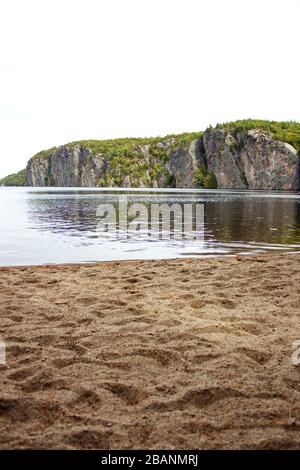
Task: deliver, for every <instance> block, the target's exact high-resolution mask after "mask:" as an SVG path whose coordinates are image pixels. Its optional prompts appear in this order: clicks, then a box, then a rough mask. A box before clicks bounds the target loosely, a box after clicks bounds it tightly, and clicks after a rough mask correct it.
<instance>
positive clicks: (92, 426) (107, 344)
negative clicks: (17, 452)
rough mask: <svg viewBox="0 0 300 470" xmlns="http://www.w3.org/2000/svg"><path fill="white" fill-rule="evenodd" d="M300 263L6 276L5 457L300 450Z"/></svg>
mask: <svg viewBox="0 0 300 470" xmlns="http://www.w3.org/2000/svg"><path fill="white" fill-rule="evenodd" d="M299 286H300V255H298V254H297V255H268V256H260V257H235V258H218V259H213V258H210V259H205V260H173V261H139V262H120V263H101V264H95V265H71V266H48V267H26V268H1V269H0V287H1V290H0V339H2V340H3V341H5V343H6V353H7V364H6V365H0V379H1V388H0V431H1V432H0V448H2V449H8V448H11V449H19V448H25V449H37V448H46V449H47V448H50V449H57V448H64V449H90V448H91V449H92V448H98V449H118V448H121V449H138V448H150V449H174V448H178V449H179V448H180V449H221V448H223V449H249V448H250V449H297V448H298V449H299V448H300V366H298V367H297V366H295V365H293V364H292V360H291V356H292V343H293V341H295V340H300V318H299V317H300V287H299Z"/></svg>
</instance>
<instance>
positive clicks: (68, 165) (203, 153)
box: [26, 129, 300, 190]
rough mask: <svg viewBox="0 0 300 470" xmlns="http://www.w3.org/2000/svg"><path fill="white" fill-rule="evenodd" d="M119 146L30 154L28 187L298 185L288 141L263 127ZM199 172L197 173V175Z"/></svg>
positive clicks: (294, 157)
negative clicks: (116, 150) (110, 149)
mask: <svg viewBox="0 0 300 470" xmlns="http://www.w3.org/2000/svg"><path fill="white" fill-rule="evenodd" d="M132 148H133V153H132V152H131V153H130V152H129V151H128V150H126V151H125V150H124V154H125V156H123V154H122V152H120V151H119V153H118V154H115V153H114V152H95V150H94V149H91V148H90V147H89V145H88V143H87V144H84V143H81V144H70V145H67V146H63V147H60V148H58V149H55V150H53V151H52V152H50V153H49V155H46V156H45V155H40V156H35V157H33V158H32V159H31V160H29V162H28V165H27V169H26V185H28V186H61V187H67V186H69V187H70V186H75V187H79V186H83V187H94V186H116V187H117V186H119V187H168V186H174V187H178V188H195V187H199V186H203V185H204V186H205V187H210V181H211V180H209V178H207V175H210V176H213V178H214V179H215V178H216V180H217V186H218V188H229V189H276V190H298V189H299V185H300V182H299V174H300V169H299V155H298V153H297V150H296V149H295V148H294V147H292V146H291V145H290V144H287V143H285V142H281V141H278V140H275V139H274V138H273V137H272V136H271V135H270V134H269V133H267V132H266V131H263V130H258V129H253V130H247V131H241V132H236V133H232V132H229V131H227V130H224V129H212V130H207V131H205V132H204V134H203V135H202V136H201V137H198V138H196V139H193V140H191V141H190V142H184V143H178V142H177V141H176V140H175V139H174V138H172V137H170V138H166V139H165V140H162V141H160V142H157V141H156V142H155V144H148V143H147V144H134V145H133V147H132ZM199 175H200V176H199Z"/></svg>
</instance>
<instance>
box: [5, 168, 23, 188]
mask: <svg viewBox="0 0 300 470" xmlns="http://www.w3.org/2000/svg"><path fill="white" fill-rule="evenodd" d="M25 175H26V170H21V171H19V172H18V173H13V174H12V175H8V176H6V177H5V178H3V179H2V180H0V186H25Z"/></svg>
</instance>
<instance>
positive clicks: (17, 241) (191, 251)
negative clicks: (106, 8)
mask: <svg viewBox="0 0 300 470" xmlns="http://www.w3.org/2000/svg"><path fill="white" fill-rule="evenodd" d="M120 195H122V197H123V199H124V196H125V195H126V197H127V201H128V207H130V206H131V205H132V204H137V203H139V204H142V205H143V206H144V207H145V208H146V209H145V210H148V209H149V210H150V208H151V207H152V206H151V205H152V204H169V205H170V204H177V207H182V208H184V207H186V206H184V204H185V205H188V206H190V207H196V205H197V206H199V207H201V208H203V215H204V218H203V220H202V221H201V223H200V224H198V226H197V227H196V226H195V223H194V226H193V230H196V231H193V233H191V234H189V233H186V231H185V233H184V236H183V237H181V238H180V236H178V237H176V227H177V226H176V224H175V222H174V220H173V222H172V225H171V228H172V227H173V231H172V232H171V235H170V236H169V237H168V234H164V233H163V234H161V235H159V236H158V237H156V238H155V237H153V236H152V237H149V233H148V232H149V230H148V227H141V228H142V229H143V230H141V231H139V232H138V231H136V232H135V234H132V232H129V233H128V234H126V233H125V232H122V231H119V232H118V233H119V236H120V235H121V236H120V238H117V237H116V236H115V233H112V232H111V231H108V232H101V233H99V231H97V223H98V222H99V220H100V218H99V213H98V216H97V215H96V211H97V208H98V207H99V205H100V206H101V207H103V204H106V205H107V204H110V205H113V206H114V207H116V214H117V216H118V201H119V197H120ZM183 210H184V209H183ZM193 210H194V209H193ZM176 217H177V216H176ZM186 217H189V214H187V216H186ZM191 217H192V215H191ZM101 220H102V219H101ZM130 220H131V219H130V217H129V221H130ZM182 220H183V219H182ZM184 220H185V219H184ZM194 222H195V221H194ZM0 229H1V239H0V265H2V266H10V265H27V264H45V263H71V262H93V261H103V260H121V259H162V258H178V257H202V256H215V255H233V254H237V253H240V254H251V253H266V252H274V251H277V252H279V251H280V252H283V251H285V252H295V251H300V197H299V196H298V195H297V194H293V193H277V192H253V191H222V190H218V191H205V190H177V189H174V190H140V189H138V190H125V191H124V190H116V189H114V190H112V189H108V190H103V189H99V190H95V189H86V188H80V189H78V188H76V189H73V188H70V189H66V188H51V189H50V188H5V187H0ZM174 234H175V235H174ZM177 235H180V234H178V233H177ZM189 235H191V236H189Z"/></svg>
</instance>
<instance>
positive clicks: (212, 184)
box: [203, 172, 218, 189]
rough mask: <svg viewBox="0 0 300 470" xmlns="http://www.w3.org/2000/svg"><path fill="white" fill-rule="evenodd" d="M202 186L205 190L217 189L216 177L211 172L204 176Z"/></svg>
mask: <svg viewBox="0 0 300 470" xmlns="http://www.w3.org/2000/svg"><path fill="white" fill-rule="evenodd" d="M203 185H204V188H205V189H217V187H218V180H217V177H216V175H215V174H214V173H213V172H210V173H208V174H207V176H205V178H204V181H203Z"/></svg>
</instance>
